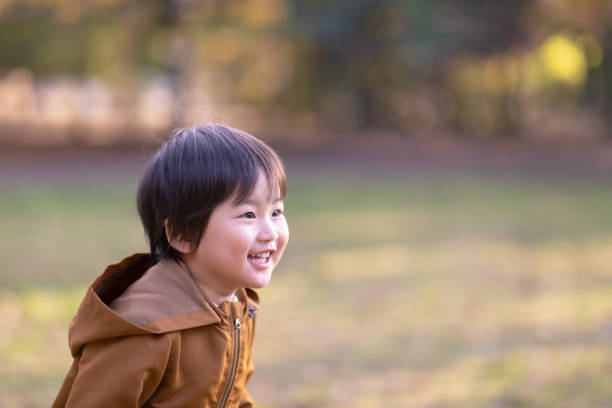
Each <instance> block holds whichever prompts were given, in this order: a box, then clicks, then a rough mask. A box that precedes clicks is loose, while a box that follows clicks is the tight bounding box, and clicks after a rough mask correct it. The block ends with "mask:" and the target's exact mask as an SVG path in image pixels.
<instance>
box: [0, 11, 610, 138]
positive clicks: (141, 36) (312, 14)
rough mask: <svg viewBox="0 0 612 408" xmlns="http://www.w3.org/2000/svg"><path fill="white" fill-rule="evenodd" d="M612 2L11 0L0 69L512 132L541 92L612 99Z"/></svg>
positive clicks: (176, 107) (298, 109)
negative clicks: (153, 84) (151, 84)
mask: <svg viewBox="0 0 612 408" xmlns="http://www.w3.org/2000/svg"><path fill="white" fill-rule="evenodd" d="M611 10H612V1H610V0H605V1H598V0H585V1H583V2H580V3H576V2H569V1H566V2H551V1H548V0H535V1H527V0H518V1H514V2H504V1H491V2H482V1H477V0H454V1H450V0H437V1H431V0H411V1H401V0H332V1H320V0H303V1H297V0H203V1H196V0H156V1H154V2H132V1H128V0H88V1H77V0H62V1H59V0H29V1H27V2H19V1H16V0H5V1H3V2H2V3H0V56H1V57H0V74H1V73H2V72H8V71H10V70H12V69H15V68H19V67H25V68H27V69H28V70H29V71H30V72H32V73H33V75H34V76H35V77H36V78H40V77H49V76H54V75H60V74H68V75H73V76H77V77H87V76H99V77H102V78H106V80H107V81H109V82H111V83H115V85H116V86H117V87H118V89H121V90H123V91H124V93H125V94H126V95H128V94H133V95H135V94H138V89H139V88H140V87H142V86H143V84H146V83H147V82H148V81H152V80H155V81H157V82H156V83H158V82H159V78H162V79H163V83H164V84H165V85H164V86H165V87H167V88H168V89H169V93H170V95H171V96H170V100H171V101H170V102H169V104H170V105H171V106H172V107H173V112H172V115H171V116H172V118H173V119H172V121H173V122H174V123H181V122H183V121H184V106H185V105H186V104H188V103H189V101H190V100H191V99H189V98H188V94H189V93H190V91H192V90H194V92H195V91H197V92H204V93H207V94H214V95H215V98H216V100H223V101H225V102H227V103H241V104H248V105H249V106H253V107H255V108H256V109H257V110H258V111H259V112H261V113H262V114H266V112H268V113H267V115H269V116H270V117H271V118H276V117H278V116H287V117H293V116H296V115H298V116H299V115H300V114H303V113H307V114H309V115H311V117H316V118H317V121H318V122H319V123H320V124H321V125H324V126H326V127H332V128H337V129H345V130H356V129H363V128H373V127H376V128H386V129H391V130H402V131H407V130H408V131H417V132H419V131H422V132H431V131H435V130H436V129H437V128H448V127H450V128H452V129H454V130H459V131H465V132H467V133H470V134H489V135H499V134H506V135H510V136H514V135H516V133H517V130H519V129H520V126H521V125H522V123H523V122H524V118H523V115H524V112H525V111H531V110H532V107H533V106H535V105H538V106H541V107H542V108H543V109H549V108H548V107H549V106H551V107H554V106H555V104H557V103H564V104H568V103H570V104H571V105H572V106H573V107H574V108H583V107H584V108H592V109H596V110H599V111H600V112H602V117H603V115H604V113H605V112H609V111H610V109H611V106H610V102H609V101H610V98H609V97H610V94H611V93H612V73H611V71H612V70H611V69H610V68H611V67H610V66H611V64H612V63H611V62H610V52H611V51H612V50H611V47H612V29H611V27H610V24H609V22H610V21H612V11H611ZM202 78H204V79H202ZM202 83H205V84H206V85H201V84H202ZM198 84H200V85H198ZM192 93H193V92H192ZM190 98H191V97H190ZM192 99H193V98H192ZM213 99H214V98H213ZM607 116H609V115H607Z"/></svg>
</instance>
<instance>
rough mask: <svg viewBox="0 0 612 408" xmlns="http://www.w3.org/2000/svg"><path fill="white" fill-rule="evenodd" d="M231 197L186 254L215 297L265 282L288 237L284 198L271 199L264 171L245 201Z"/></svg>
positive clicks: (260, 285) (205, 289)
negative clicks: (238, 201) (192, 248)
mask: <svg viewBox="0 0 612 408" xmlns="http://www.w3.org/2000/svg"><path fill="white" fill-rule="evenodd" d="M232 198H233V197H231V198H230V199H229V200H226V201H225V202H223V203H221V204H220V205H219V206H217V207H216V208H215V209H214V210H213V212H212V213H211V215H210V218H209V221H208V224H207V226H206V228H205V230H204V233H203V234H202V238H201V240H200V244H199V245H198V247H197V249H196V250H195V251H193V252H191V253H189V254H186V255H184V257H183V259H184V260H185V262H186V263H187V264H188V265H189V267H190V269H191V271H192V272H193V274H194V275H195V277H196V279H197V280H198V281H199V283H200V285H201V287H202V289H203V290H204V292H205V293H206V294H207V295H208V296H209V297H210V298H211V299H212V300H213V301H215V302H216V301H217V300H216V299H219V298H225V297H227V296H231V295H232V294H233V293H234V292H235V291H236V290H237V289H239V288H262V287H264V286H266V285H267V284H268V282H269V281H270V278H271V276H272V271H273V269H274V267H275V266H276V265H277V264H278V261H279V260H280V258H281V256H282V254H283V251H284V250H285V246H286V245H287V241H288V239H289V228H288V226H287V221H286V220H285V215H284V211H283V210H284V202H283V201H282V200H280V199H279V197H270V198H268V186H267V183H266V179H265V176H264V175H262V173H260V174H259V178H258V180H257V184H256V185H255V188H254V189H253V192H252V193H251V195H250V196H249V197H247V199H246V200H245V202H243V203H241V204H238V205H234V204H233V203H232Z"/></svg>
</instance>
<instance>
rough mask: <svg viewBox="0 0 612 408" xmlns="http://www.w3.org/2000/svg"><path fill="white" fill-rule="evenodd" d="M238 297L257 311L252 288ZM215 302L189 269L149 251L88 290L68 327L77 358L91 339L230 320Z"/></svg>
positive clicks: (112, 270)
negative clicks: (157, 260)
mask: <svg viewBox="0 0 612 408" xmlns="http://www.w3.org/2000/svg"><path fill="white" fill-rule="evenodd" d="M236 295H237V296H238V300H239V302H241V304H242V307H244V309H245V310H249V311H252V310H257V309H258V308H259V298H258V296H257V294H256V292H255V291H253V290H252V289H240V290H239V291H238V292H237V293H236ZM220 306H221V307H217V306H215V304H214V303H212V301H210V299H208V297H207V296H206V295H205V294H204V293H203V292H202V291H201V289H200V287H199V286H198V285H197V283H196V282H195V280H194V278H193V276H191V274H190V272H189V271H188V269H187V268H184V267H182V266H181V265H179V263H177V262H176V261H174V260H171V259H162V260H161V261H159V262H158V263H156V264H154V261H153V258H152V257H151V256H150V255H149V254H134V255H132V256H129V257H127V258H125V259H123V260H122V261H121V262H119V263H117V264H114V265H109V266H108V267H107V268H106V269H105V270H104V272H103V273H102V274H101V275H99V276H98V277H97V278H96V279H95V280H94V281H93V283H92V284H91V285H90V286H89V288H88V289H87V293H86V294H85V297H84V299H83V301H82V302H81V305H80V306H79V309H78V311H77V314H76V316H75V317H74V319H73V320H72V323H71V324H70V329H69V334H68V338H69V345H70V351H71V353H72V355H73V356H76V355H77V354H78V353H79V351H80V350H81V348H82V347H83V346H84V345H85V344H87V343H91V342H95V341H101V340H105V339H109V338H114V337H120V336H127V335H139V334H159V333H166V332H171V331H176V330H183V329H189V328H193V327H198V326H205V325H209V324H216V323H219V322H222V321H225V320H227V317H228V315H227V312H226V310H227V308H226V307H223V306H224V305H223V304H222V305H220Z"/></svg>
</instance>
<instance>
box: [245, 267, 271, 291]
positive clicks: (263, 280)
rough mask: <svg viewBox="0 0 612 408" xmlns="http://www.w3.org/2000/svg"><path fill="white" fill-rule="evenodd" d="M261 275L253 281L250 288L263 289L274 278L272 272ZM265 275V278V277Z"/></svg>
mask: <svg viewBox="0 0 612 408" xmlns="http://www.w3.org/2000/svg"><path fill="white" fill-rule="evenodd" d="M260 274H261V275H259V276H257V277H256V278H255V279H252V280H251V282H250V286H249V287H250V288H253V289H261V288H264V287H265V286H267V285H268V283H270V279H271V278H272V271H269V272H268V271H266V272H263V273H262V272H260ZM264 275H265V276H264Z"/></svg>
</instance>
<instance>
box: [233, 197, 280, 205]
mask: <svg viewBox="0 0 612 408" xmlns="http://www.w3.org/2000/svg"><path fill="white" fill-rule="evenodd" d="M281 201H283V199H282V198H277V199H276V200H274V201H272V204H276V203H279V202H281ZM244 204H249V205H257V204H258V203H257V202H256V201H254V200H251V199H250V198H247V199H246V200H242V201H241V202H239V203H236V206H239V205H244Z"/></svg>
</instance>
